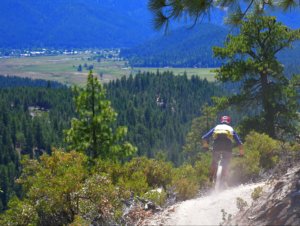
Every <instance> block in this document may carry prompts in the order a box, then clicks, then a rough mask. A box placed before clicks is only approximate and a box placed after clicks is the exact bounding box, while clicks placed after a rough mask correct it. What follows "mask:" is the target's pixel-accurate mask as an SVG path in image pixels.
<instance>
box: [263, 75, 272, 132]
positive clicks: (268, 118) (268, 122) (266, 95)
mask: <svg viewBox="0 0 300 226" xmlns="http://www.w3.org/2000/svg"><path fill="white" fill-rule="evenodd" d="M260 77H261V85H262V105H263V110H264V121H265V131H266V133H267V134H269V135H270V136H271V137H272V138H275V137H276V135H275V118H274V107H273V106H272V99H271V98H270V96H271V93H270V85H269V83H268V75H266V74H261V75H260Z"/></svg>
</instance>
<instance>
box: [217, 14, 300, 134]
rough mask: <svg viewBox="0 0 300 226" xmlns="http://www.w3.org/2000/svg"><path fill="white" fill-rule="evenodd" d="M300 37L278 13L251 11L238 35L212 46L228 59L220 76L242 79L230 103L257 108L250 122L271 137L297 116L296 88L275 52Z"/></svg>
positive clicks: (230, 36) (218, 55) (224, 80)
mask: <svg viewBox="0 0 300 226" xmlns="http://www.w3.org/2000/svg"><path fill="white" fill-rule="evenodd" d="M299 39H300V32H299V30H291V29H289V28H288V27H286V26H284V25H283V24H282V23H280V22H277V21H276V19H275V17H269V16H257V15H251V16H248V17H247V18H246V19H245V20H244V21H243V22H242V24H241V28H240V33H239V34H238V35H236V36H233V35H229V36H228V38H227V40H226V42H225V45H224V47H214V48H213V51H214V54H215V56H217V57H218V58H221V59H223V60H226V63H225V64H224V65H223V66H222V67H221V68H220V69H219V70H217V72H218V74H217V79H218V80H220V81H222V82H228V81H229V82H240V83H241V92H240V93H239V94H237V95H234V96H232V97H230V101H229V102H228V103H229V104H237V105H239V106H244V107H245V108H248V109H249V112H251V111H252V110H253V109H256V110H257V111H258V112H259V113H258V114H254V116H255V119H256V122H254V121H251V123H250V124H249V125H250V126H251V124H252V126H253V125H258V126H259V127H260V128H259V130H260V131H261V132H266V133H267V134H269V135H270V136H271V137H276V130H277V131H278V129H280V128H284V127H285V128H286V125H283V124H288V125H289V127H290V128H292V127H293V126H294V125H293V122H294V121H295V120H297V115H296V111H297V104H296V103H297V102H295V98H294V97H295V95H294V94H295V92H294V91H293V90H292V89H291V87H290V85H289V83H290V82H289V80H288V79H287V78H286V77H285V76H284V74H283V66H282V64H281V63H280V62H279V61H278V60H277V57H276V56H277V53H278V52H279V51H281V50H283V49H285V48H288V47H290V46H291V44H292V42H293V41H295V40H299ZM249 112H248V113H249ZM287 116H288V117H287ZM281 118H285V120H284V121H283V120H281ZM252 129H253V128H252Z"/></svg>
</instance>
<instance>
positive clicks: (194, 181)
mask: <svg viewBox="0 0 300 226" xmlns="http://www.w3.org/2000/svg"><path fill="white" fill-rule="evenodd" d="M172 185H173V186H174V188H175V192H176V197H177V199H178V200H186V199H190V198H193V197H195V195H196V194H197V193H198V191H199V183H198V177H197V173H196V170H195V169H194V168H193V167H192V165H190V164H184V165H182V166H181V167H179V168H176V169H174V177H173V181H172Z"/></svg>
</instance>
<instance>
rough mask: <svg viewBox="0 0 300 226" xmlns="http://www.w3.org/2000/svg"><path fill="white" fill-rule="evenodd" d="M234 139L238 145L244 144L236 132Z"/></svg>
mask: <svg viewBox="0 0 300 226" xmlns="http://www.w3.org/2000/svg"><path fill="white" fill-rule="evenodd" d="M233 138H234V140H235V142H237V144H238V145H242V144H243V143H242V141H241V139H240V138H239V136H238V135H237V133H236V132H235V131H233Z"/></svg>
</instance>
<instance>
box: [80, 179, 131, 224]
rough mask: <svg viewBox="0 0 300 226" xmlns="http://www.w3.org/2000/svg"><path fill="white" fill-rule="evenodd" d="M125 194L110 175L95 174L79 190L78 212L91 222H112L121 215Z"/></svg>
mask: <svg viewBox="0 0 300 226" xmlns="http://www.w3.org/2000/svg"><path fill="white" fill-rule="evenodd" d="M124 195H125V194H124V193H123V192H121V191H120V189H118V188H116V187H115V186H114V185H113V184H112V182H111V181H110V179H109V177H107V176H106V175H104V174H102V175H100V174H94V175H92V176H90V177H89V178H88V179H87V180H86V181H85V183H84V184H83V186H82V189H81V190H80V191H79V192H78V197H79V199H78V201H77V205H78V213H79V214H80V215H81V216H84V219H85V220H88V221H91V222H95V221H96V222H97V223H101V224H103V223H107V222H112V221H114V220H115V219H118V218H119V217H120V216H121V212H122V202H121V200H122V199H123V197H124Z"/></svg>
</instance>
